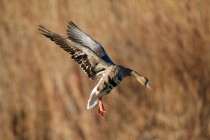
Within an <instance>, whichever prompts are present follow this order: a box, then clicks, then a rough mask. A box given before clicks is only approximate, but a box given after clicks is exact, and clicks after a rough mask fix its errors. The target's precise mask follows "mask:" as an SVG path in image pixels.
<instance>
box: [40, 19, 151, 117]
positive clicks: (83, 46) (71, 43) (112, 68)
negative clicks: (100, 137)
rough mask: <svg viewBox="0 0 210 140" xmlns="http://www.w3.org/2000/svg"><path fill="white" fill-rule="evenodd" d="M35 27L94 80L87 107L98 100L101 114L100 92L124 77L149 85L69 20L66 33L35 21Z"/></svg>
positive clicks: (143, 78)
mask: <svg viewBox="0 0 210 140" xmlns="http://www.w3.org/2000/svg"><path fill="white" fill-rule="evenodd" d="M39 30H40V32H41V34H43V35H44V36H45V37H47V38H49V39H50V40H52V41H54V42H55V43H56V44H57V45H58V46H59V47H60V48H62V49H64V50H65V51H66V52H67V53H69V54H70V56H71V58H72V59H73V60H74V61H75V62H77V63H78V64H79V66H80V67H81V68H82V70H83V71H84V72H85V73H86V74H87V76H88V77H89V78H90V79H91V80H96V81H97V84H96V86H95V87H94V89H93V90H92V92H91V94H90V97H89V99H88V103H87V109H88V110H90V109H92V108H93V107H94V106H96V105H97V104H98V105H99V108H98V110H97V113H98V114H99V115H100V116H101V117H104V116H105V114H106V110H105V108H104V105H103V102H102V98H103V96H105V95H106V94H108V93H110V91H111V90H112V89H113V88H114V87H116V86H117V85H118V84H119V83H120V82H121V81H122V80H123V79H124V78H125V77H129V76H132V77H134V78H136V79H137V81H138V82H140V83H141V84H142V85H144V86H146V87H147V88H149V89H151V87H150V84H149V80H148V79H147V78H146V77H144V76H141V75H140V74H138V73H137V72H135V71H134V70H132V69H130V68H127V67H124V66H121V65H117V64H115V63H113V62H112V60H111V59H110V58H109V56H108V55H107V53H106V51H105V50H104V48H103V47H102V46H101V44H99V43H98V42H97V41H95V40H94V39H92V38H91V37H90V36H89V35H87V34H86V33H85V32H83V31H82V30H81V29H79V28H78V27H77V26H76V25H75V24H74V23H73V22H72V21H70V22H69V23H68V26H67V30H66V31H67V37H64V36H61V35H59V34H57V33H54V32H52V31H50V30H48V29H47V28H46V27H44V26H42V25H39Z"/></svg>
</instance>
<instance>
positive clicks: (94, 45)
mask: <svg viewBox="0 0 210 140" xmlns="http://www.w3.org/2000/svg"><path fill="white" fill-rule="evenodd" d="M66 31H67V35H68V38H69V39H70V40H72V41H74V42H77V43H80V44H82V45H83V46H86V47H88V48H90V49H91V50H92V51H94V52H95V53H96V54H97V55H98V56H99V57H100V58H101V59H103V60H104V61H106V62H107V63H111V64H113V62H112V60H111V59H110V58H109V56H108V55H107V54H106V51H105V50H104V48H103V47H102V46H101V45H100V44H99V43H98V42H97V41H95V40H94V39H92V38H91V37H90V36H89V35H87V34H86V33H85V32H83V31H82V30H80V29H79V28H78V27H77V26H76V25H75V24H74V23H73V22H72V21H70V22H69V24H68V26H67V30H66Z"/></svg>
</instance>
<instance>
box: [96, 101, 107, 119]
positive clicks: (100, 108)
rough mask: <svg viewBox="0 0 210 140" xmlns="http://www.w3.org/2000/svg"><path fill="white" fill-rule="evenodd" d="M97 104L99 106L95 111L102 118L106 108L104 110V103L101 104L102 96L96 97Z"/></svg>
mask: <svg viewBox="0 0 210 140" xmlns="http://www.w3.org/2000/svg"><path fill="white" fill-rule="evenodd" d="M98 105H99V108H98V111H97V113H98V114H99V115H100V116H101V117H102V118H104V116H105V115H106V110H105V108H104V105H103V102H102V97H100V98H99V99H98Z"/></svg>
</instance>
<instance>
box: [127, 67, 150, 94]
mask: <svg viewBox="0 0 210 140" xmlns="http://www.w3.org/2000/svg"><path fill="white" fill-rule="evenodd" d="M130 74H131V76H133V77H134V78H136V80H137V81H138V82H140V83H141V84H142V85H143V86H145V87H147V88H148V89H150V90H151V89H152V88H151V86H150V82H149V80H148V79H147V78H146V77H144V76H141V75H140V74H138V73H137V72H135V71H133V70H131V72H130Z"/></svg>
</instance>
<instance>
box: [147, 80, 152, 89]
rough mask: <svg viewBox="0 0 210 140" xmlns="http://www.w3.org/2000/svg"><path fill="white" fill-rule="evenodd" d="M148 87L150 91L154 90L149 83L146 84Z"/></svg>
mask: <svg viewBox="0 0 210 140" xmlns="http://www.w3.org/2000/svg"><path fill="white" fill-rule="evenodd" d="M146 87H147V88H148V89H149V90H151V89H152V87H151V86H150V84H149V82H148V83H147V84H146Z"/></svg>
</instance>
